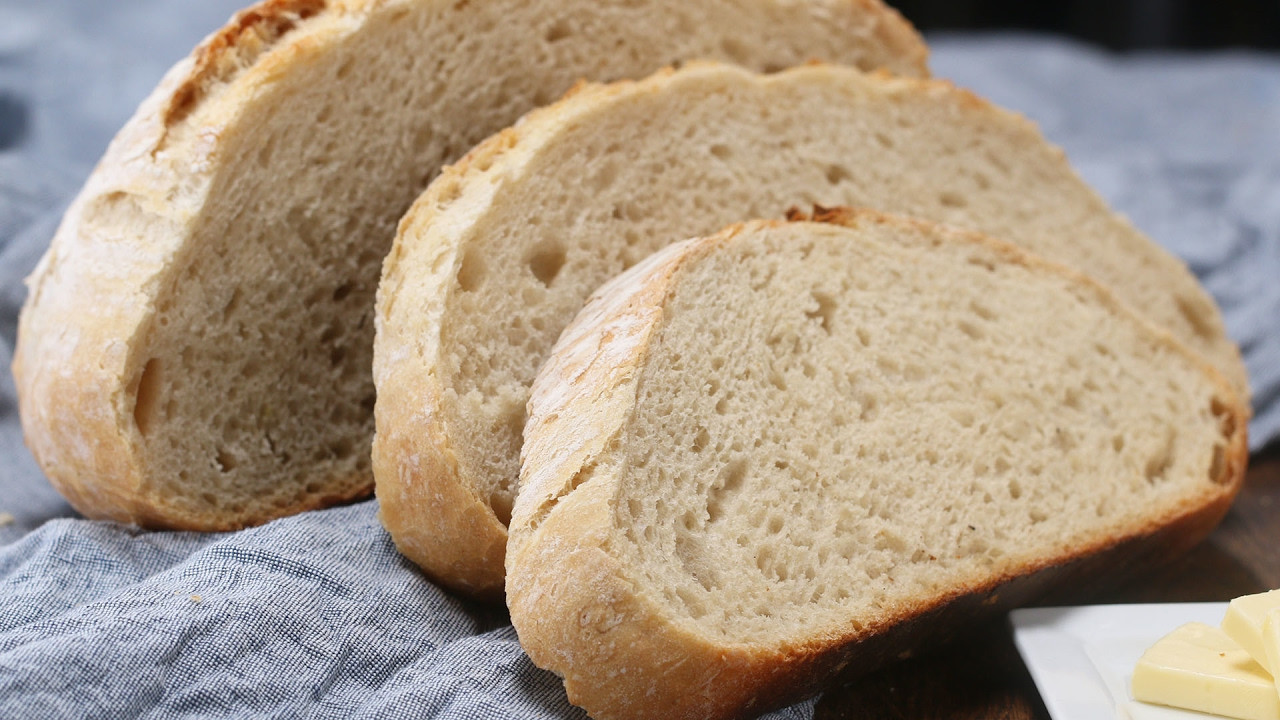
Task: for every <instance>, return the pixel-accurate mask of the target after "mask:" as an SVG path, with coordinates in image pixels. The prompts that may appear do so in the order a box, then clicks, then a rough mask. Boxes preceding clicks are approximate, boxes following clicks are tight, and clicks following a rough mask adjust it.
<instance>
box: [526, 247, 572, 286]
mask: <svg viewBox="0 0 1280 720" xmlns="http://www.w3.org/2000/svg"><path fill="white" fill-rule="evenodd" d="M564 263H565V250H564V247H563V246H561V245H560V244H559V243H554V242H553V243H547V244H544V245H543V246H542V247H539V248H538V249H537V250H535V251H534V253H533V254H532V255H531V256H530V257H529V270H530V272H532V273H533V276H534V277H535V278H537V279H538V282H540V283H542V284H543V285H544V286H548V287H549V286H550V285H551V283H552V282H554V281H555V279H556V276H557V275H559V274H560V270H561V269H562V268H564Z"/></svg>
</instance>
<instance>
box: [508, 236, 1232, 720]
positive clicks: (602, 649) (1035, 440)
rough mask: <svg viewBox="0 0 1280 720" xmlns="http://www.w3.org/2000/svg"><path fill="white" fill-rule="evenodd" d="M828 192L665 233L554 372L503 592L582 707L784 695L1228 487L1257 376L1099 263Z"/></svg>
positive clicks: (1156, 536) (582, 328) (1091, 559)
mask: <svg viewBox="0 0 1280 720" xmlns="http://www.w3.org/2000/svg"><path fill="white" fill-rule="evenodd" d="M829 220H830V221H831V224H817V223H811V222H799V223H791V224H787V223H779V222H753V223H747V224H746V225H742V226H736V227H732V228H730V229H728V230H726V231H724V232H722V233H720V234H719V235H716V236H713V237H710V238H707V239H701V240H694V241H690V242H685V243H680V244H678V245H674V246H671V247H669V248H668V249H666V250H664V251H662V252H660V253H658V254H656V255H655V256H653V257H652V258H650V259H648V260H646V261H644V262H643V263H641V264H640V265H639V266H637V267H635V268H632V270H631V271H629V272H627V273H626V274H624V275H622V276H620V277H619V278H617V279H615V280H613V281H611V282H610V283H608V284H607V285H606V286H605V287H603V288H602V289H600V290H599V292H598V293H596V295H595V296H594V297H593V298H592V300H591V302H590V303H589V304H588V306H587V307H586V308H585V309H584V310H583V311H582V312H581V314H579V315H578V317H577V319H576V320H575V321H574V322H573V324H572V325H571V326H570V327H569V328H568V329H567V330H566V331H565V333H564V335H563V336H562V337H561V339H560V341H559V343H558V344H557V345H556V348H555V350H554V351H553V352H552V354H551V357H550V359H549V360H548V361H547V363H546V365H545V366H544V367H543V369H542V371H541V372H540V373H539V374H538V377H537V380H536V382H535V383H534V386H533V394H532V397H531V399H530V402H529V413H530V417H529V423H528V425H527V427H526V430H525V440H526V442H525V455H524V463H523V466H522V472H521V488H520V494H519V496H518V498H517V499H516V504H515V510H514V514H513V516H512V519H511V542H510V546H509V549H508V552H509V554H508V559H507V569H508V580H507V601H508V603H509V605H510V608H511V620H512V622H513V623H514V624H515V627H516V629H517V631H518V633H519V636H520V641H521V643H522V645H523V646H524V648H525V649H526V651H527V652H528V653H529V656H530V657H531V658H532V659H533V661H534V662H535V663H536V664H538V665H539V666H541V667H544V668H549V669H551V670H554V671H555V672H556V673H558V674H560V675H562V676H563V677H564V679H565V685H566V688H567V689H568V692H569V698H570V700H571V701H573V702H574V703H576V704H578V705H581V706H582V707H584V708H586V710H587V711H588V712H589V713H590V714H591V716H592V717H593V718H597V719H598V720H605V719H607V718H649V717H652V718H726V717H739V716H743V715H748V714H751V715H754V714H756V713H759V712H763V711H765V710H767V709H769V708H770V707H772V706H776V705H779V704H783V703H787V702H790V701H794V700H796V699H799V698H800V697H803V696H804V695H805V694H809V693H812V692H815V691H816V690H817V689H818V688H819V687H820V686H821V685H822V683H823V681H824V680H826V679H829V678H830V677H831V676H832V675H833V674H834V673H836V672H838V671H839V670H841V669H842V668H846V667H852V668H855V669H867V670H869V669H872V668H874V666H875V665H877V664H880V663H882V662H884V661H886V660H888V659H892V658H893V657H895V656H896V655H897V654H898V653H900V652H904V651H907V650H909V649H910V648H911V647H912V643H913V642H915V641H916V640H918V639H921V638H929V639H931V640H935V641H936V640H937V639H939V638H940V637H942V636H945V634H946V632H947V631H948V630H949V629H950V630H954V629H955V628H957V627H959V626H960V625H962V624H963V623H962V618H970V617H973V616H976V615H981V614H991V613H995V612H999V611H1001V610H1003V609H1005V608H1007V607H1008V606H1009V605H1010V604H1011V603H1016V602H1021V601H1025V600H1026V599H1027V598H1028V597H1029V596H1030V595H1029V594H1030V593H1034V592H1039V591H1043V590H1045V589H1048V588H1051V587H1053V586H1054V584H1055V583H1060V582H1063V581H1064V579H1065V578H1067V577H1072V578H1073V579H1074V580H1075V581H1079V580H1081V579H1083V578H1086V577H1087V578H1090V579H1091V580H1096V579H1097V578H1096V577H1094V576H1092V575H1091V574H1090V572H1091V571H1092V570H1097V569H1098V568H1101V567H1106V568H1107V569H1109V570H1110V571H1111V572H1112V573H1113V574H1114V573H1118V572H1123V570H1124V568H1125V567H1128V566H1129V565H1128V563H1133V562H1144V561H1147V560H1150V559H1152V558H1156V557H1160V556H1164V555H1169V554H1172V553H1177V552H1179V551H1181V550H1184V549H1186V548H1187V547H1189V546H1190V545H1191V544H1192V543H1195V542H1197V541H1198V540H1199V539H1201V538H1202V537H1203V536H1204V535H1205V534H1207V533H1208V531H1209V530H1210V529H1211V528H1212V527H1213V525H1214V524H1215V523H1216V522H1217V521H1218V520H1219V519H1220V518H1221V517H1222V515H1223V514H1224V513H1225V512H1226V510H1227V508H1228V506H1229V504H1230V502H1231V499H1232V498H1233V496H1234V495H1235V493H1236V491H1237V489H1238V488H1239V484H1240V480H1241V478H1242V476H1243V472H1244V467H1245V462H1246V457H1247V451H1246V447H1245V420H1246V417H1247V414H1246V410H1245V408H1244V407H1243V406H1242V405H1241V403H1240V401H1239V399H1238V398H1237V396H1236V394H1235V393H1234V392H1233V390H1232V389H1231V387H1230V386H1229V385H1228V384H1227V383H1226V382H1225V381H1223V380H1222V379H1221V378H1220V376H1219V375H1218V374H1217V373H1216V372H1215V371H1214V370H1213V369H1211V368H1210V367H1209V366H1208V365H1207V364H1204V363H1203V362H1202V361H1200V360H1199V359H1198V358H1197V357H1196V356H1194V355H1192V354H1191V353H1190V352H1188V351H1186V350H1185V349H1184V348H1183V347H1182V346H1181V345H1179V344H1178V343H1176V342H1175V341H1174V340H1173V339H1172V338H1171V337H1169V336H1168V335H1167V334H1166V333H1164V332H1161V331H1158V330H1156V329H1155V328H1153V327H1152V326H1150V325H1149V324H1147V323H1145V322H1143V321H1142V320H1140V319H1139V318H1138V317H1137V316H1136V315H1134V314H1133V313H1132V312H1131V311H1130V310H1128V309H1127V307H1125V306H1124V305H1122V304H1121V303H1119V302H1117V301H1116V300H1115V299H1113V298H1112V296H1111V295H1110V294H1109V293H1107V292H1106V291H1105V290H1103V289H1102V288H1101V287H1100V286H1098V285H1096V284H1095V283H1092V282H1090V281H1088V280H1087V279H1086V278H1084V277H1083V276H1081V275H1078V274H1076V273H1073V272H1071V271H1068V270H1066V269H1065V268H1062V267H1060V266H1056V265H1051V264H1049V263H1047V262H1045V261H1042V260H1039V259H1037V258H1035V257H1033V256H1031V255H1028V254H1026V253H1024V252H1022V251H1020V250H1019V249H1017V248H1015V247H1013V246H1011V245H1006V244H1003V243H1000V242H997V241H994V240H989V239H985V238H983V237H981V236H976V235H971V234H963V233H960V232H958V231H954V230H947V229H943V228H941V227H938V226H932V225H928V224H924V223H919V222H914V221H907V220H901V219H894V218H890V217H887V216H881V215H874V214H849V213H835V214H834V217H831V218H829ZM1090 565H1091V566H1092V567H1090ZM1071 573H1075V574H1074V575H1073V574H1071ZM1081 573H1084V574H1083V575H1081Z"/></svg>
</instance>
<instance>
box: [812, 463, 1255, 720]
mask: <svg viewBox="0 0 1280 720" xmlns="http://www.w3.org/2000/svg"><path fill="white" fill-rule="evenodd" d="M1273 588H1280V448H1273V449H1272V450H1271V451H1269V452H1267V453H1265V454H1264V455H1261V456H1255V457H1254V458H1253V459H1252V460H1251V461H1250V463H1249V472H1248V474H1247V475H1246V476H1245V484H1244V488H1243V490H1241V492H1240V496H1239V498H1238V499H1237V500H1236V503H1235V505H1234V506H1233V507H1232V508H1231V512H1230V513H1228V515H1227V517H1226V519H1225V520H1223V522H1222V524H1221V525H1220V526H1218V528H1217V529H1216V530H1215V531H1214V532H1213V534H1212V535H1211V536H1210V537H1209V539H1208V540H1206V541H1205V542H1203V543H1201V544H1200V545H1199V546H1198V547H1196V548H1195V549H1194V550H1192V551H1191V552H1190V553H1189V554H1187V555H1186V556H1184V557H1183V558H1182V559H1181V560H1178V561H1176V562H1175V563H1173V564H1172V565H1169V566H1166V567H1163V568H1158V569H1155V570H1153V571H1152V572H1151V573H1149V574H1147V575H1144V576H1142V577H1134V578H1132V579H1130V580H1128V581H1126V582H1125V583H1124V584H1123V585H1122V586H1120V587H1119V588H1116V589H1113V590H1109V591H1106V592H1101V593H1099V594H1098V595H1097V596H1095V597H1093V598H1091V601H1092V602H1098V603H1129V602H1206V601H1222V600H1228V599H1230V598H1233V597H1236V596H1238V595H1246V594H1249V593H1256V592H1262V591H1264V590H1270V589H1273ZM816 717H817V718H819V720H836V719H843V718H850V719H852V718H858V720H881V719H884V720H889V719H892V720H923V719H925V718H928V719H930V720H933V719H935V718H946V719H948V720H970V719H973V720H979V719H982V720H1049V713H1048V712H1047V711H1046V710H1045V707H1044V703H1043V702H1042V701H1041V700H1040V695H1039V693H1037V692H1036V687H1035V684H1034V683H1033V682H1032V681H1031V676H1030V675H1028V674H1027V670H1026V667H1025V666H1024V665H1023V664H1022V659H1021V658H1020V657H1019V655H1018V651H1017V649H1016V648H1015V647H1014V645H1013V636H1012V634H1011V632H1010V629H1009V626H1008V622H1007V621H1006V620H1004V619H1001V620H998V621H996V622H992V623H990V624H988V625H986V626H983V627H980V628H975V629H974V631H973V632H972V633H970V634H969V635H968V636H967V637H966V638H964V639H962V640H960V641H957V642H955V643H952V644H951V645H949V646H948V647H946V648H942V649H940V650H938V651H936V652H934V653H932V654H927V655H924V656H922V657H919V658H916V659H913V660H908V661H905V662H901V663H898V664H896V665H893V666H891V667H889V668H886V669H884V670H882V671H880V672H877V673H874V674H872V675H870V676H866V677H862V678H858V679H855V680H851V681H848V682H846V683H844V684H843V685H841V686H840V687H837V688H835V689H833V690H830V691H828V692H827V693H826V695H824V696H823V699H822V702H821V703H819V705H818V712H817V716H816ZM1099 720H1103V719H1101V718H1100V719H1099Z"/></svg>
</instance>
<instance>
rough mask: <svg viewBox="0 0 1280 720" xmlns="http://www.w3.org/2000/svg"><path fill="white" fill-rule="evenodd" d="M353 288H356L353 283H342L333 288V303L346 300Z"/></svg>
mask: <svg viewBox="0 0 1280 720" xmlns="http://www.w3.org/2000/svg"><path fill="white" fill-rule="evenodd" d="M355 287H356V284H355V283H351V282H348V283H342V284H341V285H339V286H338V287H336V288H334V289H333V301H334V302H342V301H343V300H346V299H347V297H348V296H349V295H351V291H352V290H354V289H355Z"/></svg>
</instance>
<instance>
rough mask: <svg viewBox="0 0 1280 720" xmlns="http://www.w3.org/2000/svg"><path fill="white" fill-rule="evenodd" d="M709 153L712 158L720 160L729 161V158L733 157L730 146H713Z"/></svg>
mask: <svg viewBox="0 0 1280 720" xmlns="http://www.w3.org/2000/svg"><path fill="white" fill-rule="evenodd" d="M708 151H709V152H710V153H711V154H712V156H714V157H716V158H718V159H720V160H728V159H729V158H731V157H733V150H732V149H731V148H730V147H729V146H728V145H721V144H719V143H717V144H715V145H712V146H711V147H710V148H708Z"/></svg>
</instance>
